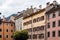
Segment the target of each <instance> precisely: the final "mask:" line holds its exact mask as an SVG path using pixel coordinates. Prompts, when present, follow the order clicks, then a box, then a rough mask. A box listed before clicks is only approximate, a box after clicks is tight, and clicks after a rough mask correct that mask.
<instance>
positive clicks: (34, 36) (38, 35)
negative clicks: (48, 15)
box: [23, 8, 45, 40]
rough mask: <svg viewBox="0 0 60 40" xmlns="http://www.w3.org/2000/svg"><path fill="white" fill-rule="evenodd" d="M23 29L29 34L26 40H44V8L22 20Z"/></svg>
mask: <svg viewBox="0 0 60 40" xmlns="http://www.w3.org/2000/svg"><path fill="white" fill-rule="evenodd" d="M23 22H24V25H23V26H24V28H23V29H27V30H28V33H29V39H28V40H40V39H41V40H45V8H44V9H41V10H40V11H38V12H35V13H32V14H29V15H28V16H26V17H24V18H23Z"/></svg>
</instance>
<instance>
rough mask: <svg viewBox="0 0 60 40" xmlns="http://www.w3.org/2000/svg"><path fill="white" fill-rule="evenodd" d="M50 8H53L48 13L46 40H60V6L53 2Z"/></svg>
mask: <svg viewBox="0 0 60 40" xmlns="http://www.w3.org/2000/svg"><path fill="white" fill-rule="evenodd" d="M52 6H53V7H52ZM49 7H52V8H47V9H49V10H48V11H46V38H47V39H46V40H60V5H59V4H57V2H56V1H53V3H52V5H51V4H50V5H49Z"/></svg>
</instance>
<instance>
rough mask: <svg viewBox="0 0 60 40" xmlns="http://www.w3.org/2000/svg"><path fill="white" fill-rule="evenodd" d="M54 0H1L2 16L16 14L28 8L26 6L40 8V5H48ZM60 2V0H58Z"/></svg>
mask: <svg viewBox="0 0 60 40" xmlns="http://www.w3.org/2000/svg"><path fill="white" fill-rule="evenodd" d="M52 1H53V0H0V12H1V13H2V14H1V15H0V17H2V16H3V15H4V16H5V17H8V16H9V15H11V14H14V13H15V14H16V13H17V12H18V11H22V10H26V8H30V6H31V5H32V6H33V7H37V8H39V5H42V7H45V6H46V3H47V2H51V3H52ZM56 1H57V2H60V0H56Z"/></svg>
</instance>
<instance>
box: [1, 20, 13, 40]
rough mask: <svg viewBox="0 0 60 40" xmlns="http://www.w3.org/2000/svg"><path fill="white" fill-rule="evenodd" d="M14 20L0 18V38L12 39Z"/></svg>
mask: <svg viewBox="0 0 60 40" xmlns="http://www.w3.org/2000/svg"><path fill="white" fill-rule="evenodd" d="M13 34H14V22H12V21H2V20H0V40H13Z"/></svg>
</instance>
